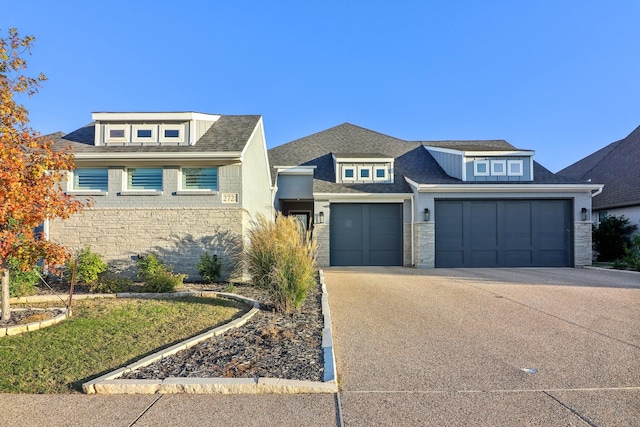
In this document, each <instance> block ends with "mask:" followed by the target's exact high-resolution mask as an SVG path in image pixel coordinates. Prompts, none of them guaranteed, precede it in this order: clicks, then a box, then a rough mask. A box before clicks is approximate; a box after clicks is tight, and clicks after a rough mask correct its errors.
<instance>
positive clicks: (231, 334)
mask: <svg viewBox="0 0 640 427" xmlns="http://www.w3.org/2000/svg"><path fill="white" fill-rule="evenodd" d="M199 290H213V291H217V292H227V291H228V289H225V287H224V286H223V285H212V286H206V287H202V288H201V289H199ZM233 293H236V294H239V295H243V296H246V297H249V298H253V299H256V300H258V301H260V302H261V310H260V311H259V312H258V313H257V314H256V315H255V316H254V317H252V318H251V319H250V320H249V321H248V322H247V323H246V324H245V325H243V326H241V327H240V328H237V329H232V330H230V331H228V332H226V333H225V334H222V335H220V336H217V337H214V338H211V339H209V340H206V341H203V342H201V343H199V344H197V345H195V346H193V347H191V348H189V349H186V350H183V351H181V352H178V353H176V354H174V355H172V356H170V357H166V358H164V359H161V360H159V361H157V362H155V363H153V364H151V365H148V366H146V367H144V368H141V369H139V370H137V371H133V372H131V373H129V374H127V375H125V376H123V377H122V378H125V379H165V378H168V377H197V378H216V377H226V378H256V377H269V378H281V379H292V380H307V381H322V379H323V374H324V364H323V353H322V326H323V325H322V323H323V317H322V309H321V302H320V301H321V290H320V285H318V286H316V287H315V288H314V289H312V290H311V291H310V293H309V294H308V297H307V299H306V300H305V302H304V303H303V304H302V307H301V309H300V310H299V311H298V312H296V313H294V314H293V315H291V314H282V313H275V312H274V311H273V310H271V308H270V307H269V306H268V305H265V304H263V302H264V301H266V297H265V295H264V293H262V292H260V291H258V290H256V289H254V288H251V287H249V286H243V285H239V286H236V289H235V290H234V291H233Z"/></svg>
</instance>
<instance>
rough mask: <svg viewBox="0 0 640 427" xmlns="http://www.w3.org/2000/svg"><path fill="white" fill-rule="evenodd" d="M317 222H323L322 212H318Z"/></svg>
mask: <svg viewBox="0 0 640 427" xmlns="http://www.w3.org/2000/svg"><path fill="white" fill-rule="evenodd" d="M318 224H324V212H322V211H320V212H318Z"/></svg>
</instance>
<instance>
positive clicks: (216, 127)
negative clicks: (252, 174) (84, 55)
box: [49, 115, 260, 153]
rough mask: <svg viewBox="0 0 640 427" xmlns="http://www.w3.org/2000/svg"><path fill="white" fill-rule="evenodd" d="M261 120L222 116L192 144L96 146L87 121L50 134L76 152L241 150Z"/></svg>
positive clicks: (57, 141) (221, 151) (93, 134)
mask: <svg viewBox="0 0 640 427" xmlns="http://www.w3.org/2000/svg"><path fill="white" fill-rule="evenodd" d="M259 120H260V116H259V115H247V116H221V117H220V118H219V119H218V120H217V121H216V122H214V123H213V125H212V126H211V128H209V130H207V131H206V132H205V133H204V135H202V137H201V138H200V139H199V140H198V141H196V144H195V145H187V144H184V145H126V146H125V145H106V146H99V147H96V146H95V145H94V140H95V126H94V124H93V123H90V124H88V125H86V126H84V127H82V128H80V129H77V130H75V131H73V132H71V133H69V134H66V135H63V134H62V133H61V132H57V133H55V134H52V135H49V136H50V137H52V138H53V139H54V141H55V143H56V145H57V146H64V145H69V146H71V148H72V149H73V151H74V152H75V153H142V152H149V153H174V152H176V153H177V152H180V153H183V152H192V153H200V152H216V153H225V152H241V151H242V150H243V149H244V147H245V145H246V144H247V142H248V141H249V138H250V136H251V134H252V133H253V131H254V130H255V127H256V125H257V123H258V121H259Z"/></svg>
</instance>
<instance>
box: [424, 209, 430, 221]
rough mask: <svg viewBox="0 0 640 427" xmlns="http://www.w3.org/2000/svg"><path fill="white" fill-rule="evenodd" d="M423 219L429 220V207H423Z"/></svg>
mask: <svg viewBox="0 0 640 427" xmlns="http://www.w3.org/2000/svg"><path fill="white" fill-rule="evenodd" d="M424 220H425V221H431V211H430V210H429V208H424Z"/></svg>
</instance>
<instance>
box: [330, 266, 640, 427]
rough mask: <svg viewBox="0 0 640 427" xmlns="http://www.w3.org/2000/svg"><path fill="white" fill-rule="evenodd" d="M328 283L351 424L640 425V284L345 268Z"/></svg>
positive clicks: (525, 273)
mask: <svg viewBox="0 0 640 427" xmlns="http://www.w3.org/2000/svg"><path fill="white" fill-rule="evenodd" d="M325 277H326V282H327V286H328V290H329V299H330V305H331V310H332V313H333V328H334V340H335V343H336V357H337V364H338V376H339V378H340V379H341V384H342V389H341V393H340V397H341V402H342V415H343V418H344V424H345V425H346V426H372V425H389V426H391V425H393V426H398V425H407V426H414V425H425V426H427V425H434V426H440V425H456V426H457V425H473V426H478V425H480V426H483V425H486V426H515V425H517V426H527V425H540V426H559V425H562V426H565V425H567V426H595V425H597V426H632V425H638V422H639V421H638V420H640V289H638V288H640V275H633V276H630V275H624V274H622V273H617V272H604V273H603V272H597V271H590V270H576V269H515V270H502V269H492V270H470V269H465V270H441V269H438V270H431V271H428V270H415V269H408V268H360V269H354V268H351V269H339V268H332V269H327V270H325ZM581 284H586V286H582V285H581ZM527 368H532V369H535V370H536V371H537V373H535V374H531V373H527V372H526V371H525V369H527Z"/></svg>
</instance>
